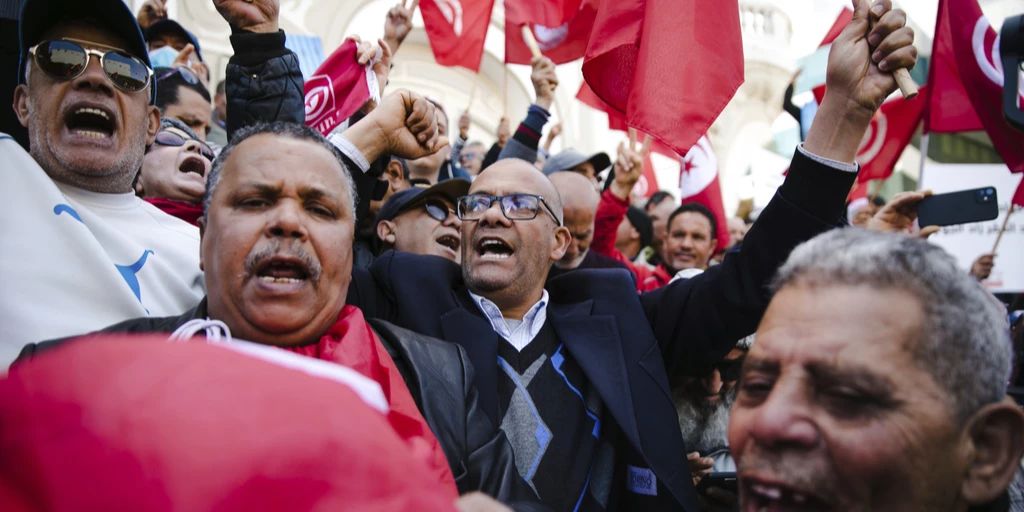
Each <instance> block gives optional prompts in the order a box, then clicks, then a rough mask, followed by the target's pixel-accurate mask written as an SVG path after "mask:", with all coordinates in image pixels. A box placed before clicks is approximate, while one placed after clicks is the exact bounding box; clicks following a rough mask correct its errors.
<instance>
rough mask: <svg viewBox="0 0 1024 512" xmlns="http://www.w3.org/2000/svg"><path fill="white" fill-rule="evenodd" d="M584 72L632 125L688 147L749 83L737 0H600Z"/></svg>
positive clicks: (681, 151)
mask: <svg viewBox="0 0 1024 512" xmlns="http://www.w3.org/2000/svg"><path fill="white" fill-rule="evenodd" d="M596 5H597V18H596V19H595V21H594V28H593V31H592V32H591V36H590V42H589V44H588V45H587V53H586V57H585V58H584V61H583V77H584V78H585V79H586V81H587V84H589V85H590V87H591V88H592V89H593V90H594V93H596V94H597V96H598V97H600V98H601V99H602V100H604V101H605V102H606V103H608V104H609V105H610V106H611V107H612V108H614V109H615V110H617V111H618V112H620V113H621V114H623V115H624V116H625V118H626V121H627V122H628V123H629V126H632V127H634V128H636V129H637V130H640V131H642V132H644V133H649V134H651V135H652V136H654V137H655V138H656V139H657V140H660V141H661V142H664V143H665V144H666V145H667V146H669V147H670V148H672V149H673V150H675V152H676V153H679V154H685V153H686V152H687V151H688V150H689V149H690V147H691V146H693V145H694V144H695V143H696V142H697V140H698V139H699V138H700V137H701V136H702V135H703V134H704V133H705V132H707V130H708V127H709V126H711V123H712V122H714V120H715V118H717V117H718V114H719V113H720V112H721V111H722V109H723V108H725V105H726V104H727V103H729V100H730V99H731V98H732V96H733V94H735V92H736V89H737V88H738V87H739V86H740V84H741V83H743V41H742V38H741V36H740V22H739V7H738V6H737V3H736V0H596Z"/></svg>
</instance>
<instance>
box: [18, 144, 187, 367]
mask: <svg viewBox="0 0 1024 512" xmlns="http://www.w3.org/2000/svg"><path fill="white" fill-rule="evenodd" d="M0 162H2V163H0V168H2V170H0V182H2V183H3V186H2V187H0V375H2V374H4V373H6V371H7V367H8V365H9V364H10V363H11V361H13V360H14V358H15V357H17V355H18V352H19V351H20V350H21V348H22V347H23V346H24V345H25V344H26V343H31V342H37V341H43V340H47V339H51V338H57V337H63V336H73V335H76V334H84V333H87V332H90V331H94V330H97V329H101V328H103V327H106V326H108V325H111V324H114V323H117V322H120V321H123V320H127V319H129V318H137V317H141V316H171V315H178V314H181V313H184V312H185V311H187V310H188V309H189V308H192V307H194V306H195V305H196V304H198V303H199V300H200V299H202V297H203V295H204V293H205V291H204V287H205V285H204V282H203V274H202V272H201V271H200V270H199V230H198V229H197V228H196V227H195V226H192V225H191V224H188V223H187V222H184V221H182V220H180V219H177V218H175V217H172V216H170V215H167V214H166V213H164V212H162V211H160V210H159V209H158V208H156V207H155V206H153V205H151V204H149V203H147V202H145V201H142V200H141V199H139V198H137V197H135V195H133V194H99V193H95V192H89V191H86V190H82V189H80V188H77V187H72V186H69V185H65V184H58V183H55V182H54V181H53V180H51V179H50V178H49V176H47V175H46V173H45V172H44V171H43V169H42V168H40V167H39V165H38V164H37V163H36V162H35V160H33V159H32V157H31V156H30V155H29V154H28V153H26V152H25V150H24V149H22V148H21V146H19V145H18V144H17V142H15V141H14V140H13V139H11V138H10V137H9V136H8V135H6V134H3V133H0Z"/></svg>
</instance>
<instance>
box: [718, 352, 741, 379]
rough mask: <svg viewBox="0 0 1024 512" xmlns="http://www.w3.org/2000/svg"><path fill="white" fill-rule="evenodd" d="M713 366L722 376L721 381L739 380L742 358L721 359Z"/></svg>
mask: <svg viewBox="0 0 1024 512" xmlns="http://www.w3.org/2000/svg"><path fill="white" fill-rule="evenodd" d="M714 368H715V369H716V370H718V374H719V375H721V376H722V380H723V381H733V380H739V378H740V370H742V369H743V358H742V357H741V358H739V359H733V360H731V361H730V360H724V359H723V360H722V361H719V362H717V363H715V364H714Z"/></svg>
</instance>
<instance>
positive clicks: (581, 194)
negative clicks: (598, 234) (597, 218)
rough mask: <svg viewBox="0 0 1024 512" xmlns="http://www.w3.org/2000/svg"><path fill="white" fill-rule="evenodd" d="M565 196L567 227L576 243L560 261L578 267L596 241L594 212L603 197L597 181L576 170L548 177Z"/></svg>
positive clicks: (565, 267) (559, 192) (563, 201)
mask: <svg viewBox="0 0 1024 512" xmlns="http://www.w3.org/2000/svg"><path fill="white" fill-rule="evenodd" d="M548 178H550V180H551V183H552V184H553V185H554V186H555V190H557V191H558V195H559V196H560V197H561V199H562V207H563V210H564V212H563V216H564V218H565V227H567V228H569V233H570V234H571V235H572V243H571V244H569V249H568V250H567V251H566V252H565V256H563V257H562V258H561V259H560V260H558V261H557V262H555V265H557V266H558V267H560V268H564V269H574V268H577V267H579V266H580V264H581V263H583V259H584V258H586V257H587V252H588V251H589V250H590V243H591V242H592V241H593V240H594V214H595V213H596V212H597V203H598V202H600V200H601V196H599V195H598V194H597V190H595V189H594V182H593V181H591V180H590V179H589V178H587V177H586V176H584V175H583V174H580V173H578V172H575V171H561V172H556V173H553V174H551V175H550V176H548Z"/></svg>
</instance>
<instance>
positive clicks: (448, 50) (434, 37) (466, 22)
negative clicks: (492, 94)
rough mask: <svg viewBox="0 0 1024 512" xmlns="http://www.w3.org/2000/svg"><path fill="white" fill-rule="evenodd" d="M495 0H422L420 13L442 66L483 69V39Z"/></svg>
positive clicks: (436, 56) (471, 69)
mask: <svg viewBox="0 0 1024 512" xmlns="http://www.w3.org/2000/svg"><path fill="white" fill-rule="evenodd" d="M493 7H494V0H423V1H422V2H420V14H422V15H423V25H424V28H425V29H426V31H427V39H428V40H429V41H430V49H431V50H433V52H434V60H436V61H437V63H438V64H440V65H442V66H462V67H464V68H466V69H469V70H470V71H480V60H481V59H482V58H483V55H484V39H485V38H486V36H487V27H488V26H490V24H491V11H492V10H493V9H492V8H493Z"/></svg>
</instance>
